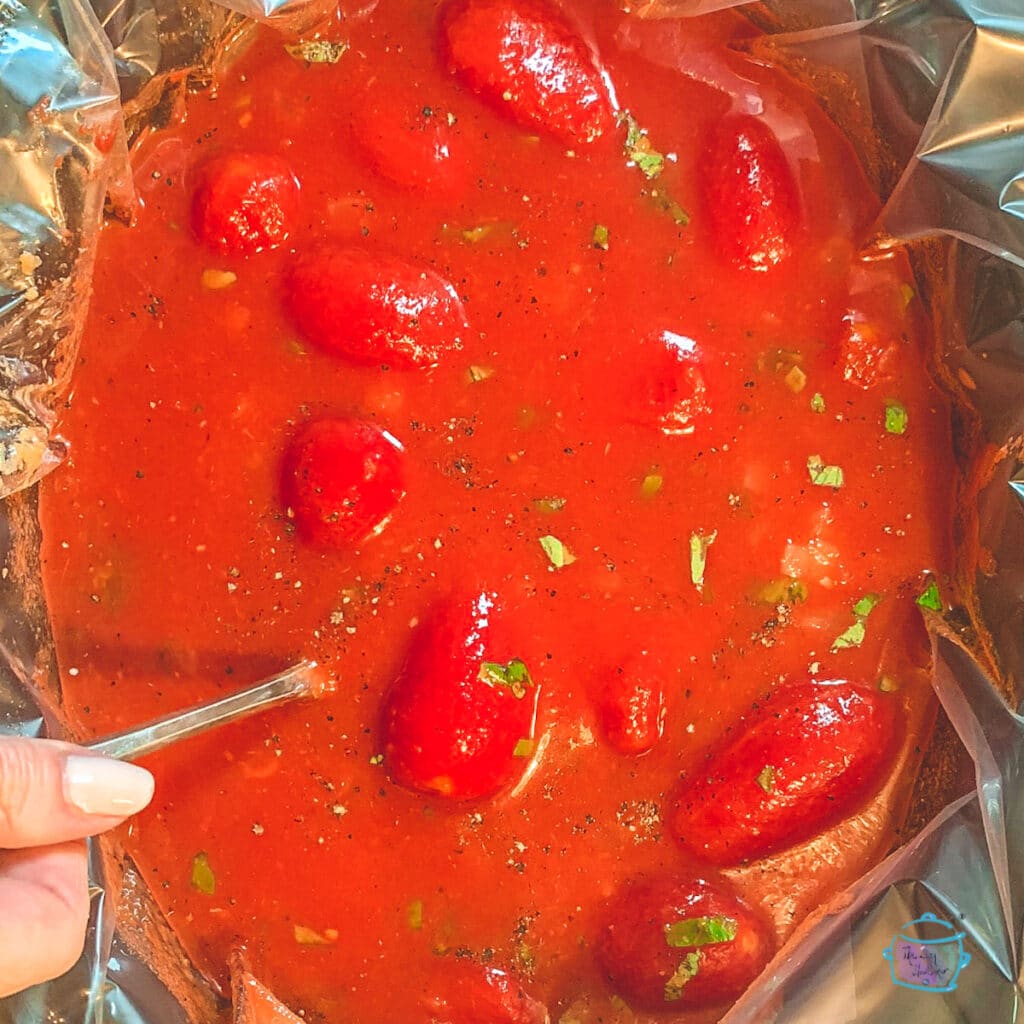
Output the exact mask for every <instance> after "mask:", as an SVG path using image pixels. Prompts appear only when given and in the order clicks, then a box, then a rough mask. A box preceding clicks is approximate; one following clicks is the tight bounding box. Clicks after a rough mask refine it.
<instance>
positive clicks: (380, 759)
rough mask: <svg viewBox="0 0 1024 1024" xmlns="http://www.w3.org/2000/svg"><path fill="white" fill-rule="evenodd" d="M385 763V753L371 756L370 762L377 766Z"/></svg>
mask: <svg viewBox="0 0 1024 1024" xmlns="http://www.w3.org/2000/svg"><path fill="white" fill-rule="evenodd" d="M383 763H384V755H383V754H374V755H373V756H372V757H371V758H370V764H372V765H373V766H374V767H375V768H376V767H379V766H380V765H382V764H383Z"/></svg>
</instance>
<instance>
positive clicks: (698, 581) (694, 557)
mask: <svg viewBox="0 0 1024 1024" xmlns="http://www.w3.org/2000/svg"><path fill="white" fill-rule="evenodd" d="M717 536H718V531H717V530H712V531H711V533H691V534H690V581H691V582H692V583H693V585H694V586H695V587H696V588H697V589H698V590H703V589H704V572H705V570H706V569H707V565H708V548H709V547H711V545H712V544H714V542H715V538H716V537H717Z"/></svg>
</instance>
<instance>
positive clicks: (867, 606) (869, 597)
mask: <svg viewBox="0 0 1024 1024" xmlns="http://www.w3.org/2000/svg"><path fill="white" fill-rule="evenodd" d="M881 600H882V599H881V598H880V597H879V596H878V594H865V595H864V596H863V597H862V598H861V599H860V600H859V601H858V602H857V603H856V604H855V605H854V606H853V614H854V615H856V616H857V618H858V619H866V618H867V617H868V616H869V615H870V614H871V612H872V611H873V610H874V607H875V605H877V604H878V602H879V601H881Z"/></svg>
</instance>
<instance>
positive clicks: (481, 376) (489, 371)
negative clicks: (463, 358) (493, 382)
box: [466, 366, 494, 384]
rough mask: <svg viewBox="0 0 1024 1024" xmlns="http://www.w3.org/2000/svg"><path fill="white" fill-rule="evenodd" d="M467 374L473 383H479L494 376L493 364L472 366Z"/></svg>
mask: <svg viewBox="0 0 1024 1024" xmlns="http://www.w3.org/2000/svg"><path fill="white" fill-rule="evenodd" d="M466 376H467V377H468V378H469V382H470V383H471V384H479V383H480V381H482V380H489V379H490V378H491V377H493V376H494V367H493V366H471V367H470V368H469V369H468V370H467V371H466Z"/></svg>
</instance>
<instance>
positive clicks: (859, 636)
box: [832, 622, 867, 651]
mask: <svg viewBox="0 0 1024 1024" xmlns="http://www.w3.org/2000/svg"><path fill="white" fill-rule="evenodd" d="M866 635H867V630H866V629H865V628H864V623H863V622H855V623H854V624H853V625H852V626H847V627H846V629H844V630H843V632H842V633H840V634H839V636H837V637H836V638H835V640H833V641H832V650H833V651H841V650H844V649H845V648H847V647H860V645H861V644H862V643H864V637H865V636H866Z"/></svg>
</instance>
